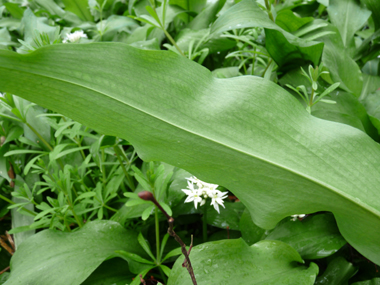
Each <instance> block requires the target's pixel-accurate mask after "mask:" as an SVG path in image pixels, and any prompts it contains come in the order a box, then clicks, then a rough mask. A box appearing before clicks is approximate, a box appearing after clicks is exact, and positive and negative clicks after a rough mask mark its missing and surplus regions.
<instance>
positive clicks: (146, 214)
mask: <svg viewBox="0 0 380 285" xmlns="http://www.w3.org/2000/svg"><path fill="white" fill-rule="evenodd" d="M154 207H155V206H154V205H152V206H150V207H148V208H146V209H145V210H144V212H143V213H142V215H141V219H142V220H143V221H146V220H147V219H148V218H149V216H150V214H152V211H153V209H154Z"/></svg>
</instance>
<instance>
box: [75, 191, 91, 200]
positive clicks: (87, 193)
mask: <svg viewBox="0 0 380 285" xmlns="http://www.w3.org/2000/svg"><path fill="white" fill-rule="evenodd" d="M95 195H96V193H95V192H86V193H82V194H80V195H79V196H78V197H77V198H76V199H75V201H79V200H81V199H85V198H90V197H94V196H95Z"/></svg>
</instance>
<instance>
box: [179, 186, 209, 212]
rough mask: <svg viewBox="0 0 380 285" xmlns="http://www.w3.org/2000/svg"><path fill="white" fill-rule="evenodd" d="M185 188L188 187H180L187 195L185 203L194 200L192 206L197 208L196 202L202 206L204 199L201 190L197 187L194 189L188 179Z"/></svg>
mask: <svg viewBox="0 0 380 285" xmlns="http://www.w3.org/2000/svg"><path fill="white" fill-rule="evenodd" d="M187 184H188V186H187V188H189V189H182V191H183V192H185V194H186V195H187V198H186V200H185V203H189V202H194V207H195V209H197V207H198V203H200V205H201V206H203V205H204V204H205V203H206V200H204V199H202V197H201V194H202V193H201V192H200V190H199V189H194V184H192V183H191V182H189V181H188V183H187Z"/></svg>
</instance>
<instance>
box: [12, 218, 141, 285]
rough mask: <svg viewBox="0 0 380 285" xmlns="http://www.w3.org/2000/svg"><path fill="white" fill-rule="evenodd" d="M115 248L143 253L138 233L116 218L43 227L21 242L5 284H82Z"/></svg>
mask: <svg viewBox="0 0 380 285" xmlns="http://www.w3.org/2000/svg"><path fill="white" fill-rule="evenodd" d="M36 249H37V250H36ZM116 250H125V251H128V252H132V253H136V254H140V255H142V254H143V250H142V248H141V247H140V245H139V244H138V242H137V233H135V232H133V231H127V230H125V229H124V228H123V227H122V226H120V224H118V223H116V222H111V221H101V220H99V221H94V222H88V223H87V224H86V225H85V226H84V227H83V228H82V229H80V230H78V231H76V232H71V233H69V232H60V231H54V230H44V231H42V232H40V233H38V234H36V235H34V236H32V237H30V238H29V239H27V240H26V241H25V242H23V243H22V244H21V245H20V246H19V248H18V249H17V251H16V253H15V254H14V255H13V257H12V260H11V276H10V278H9V279H8V281H7V282H6V283H5V284H7V285H13V284H40V285H48V284H49V285H50V284H54V285H60V284H62V285H67V284H72V285H75V284H81V283H82V282H83V281H84V280H86V278H87V277H89V276H90V274H91V273H92V272H93V271H94V270H95V269H96V268H97V267H98V266H99V265H100V264H101V263H102V262H103V261H105V260H106V259H108V258H109V257H112V256H113V255H114V252H115V251H116ZM119 271H120V270H119V269H116V272H115V274H119ZM126 272H128V270H127V269H126Z"/></svg>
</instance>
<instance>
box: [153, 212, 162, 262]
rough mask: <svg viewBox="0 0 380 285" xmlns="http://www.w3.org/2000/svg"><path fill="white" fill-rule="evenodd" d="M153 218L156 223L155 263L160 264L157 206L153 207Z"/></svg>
mask: <svg viewBox="0 0 380 285" xmlns="http://www.w3.org/2000/svg"><path fill="white" fill-rule="evenodd" d="M154 220H155V225H156V263H157V265H159V264H161V260H160V223H159V220H158V208H157V206H156V207H155V209H154Z"/></svg>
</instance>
